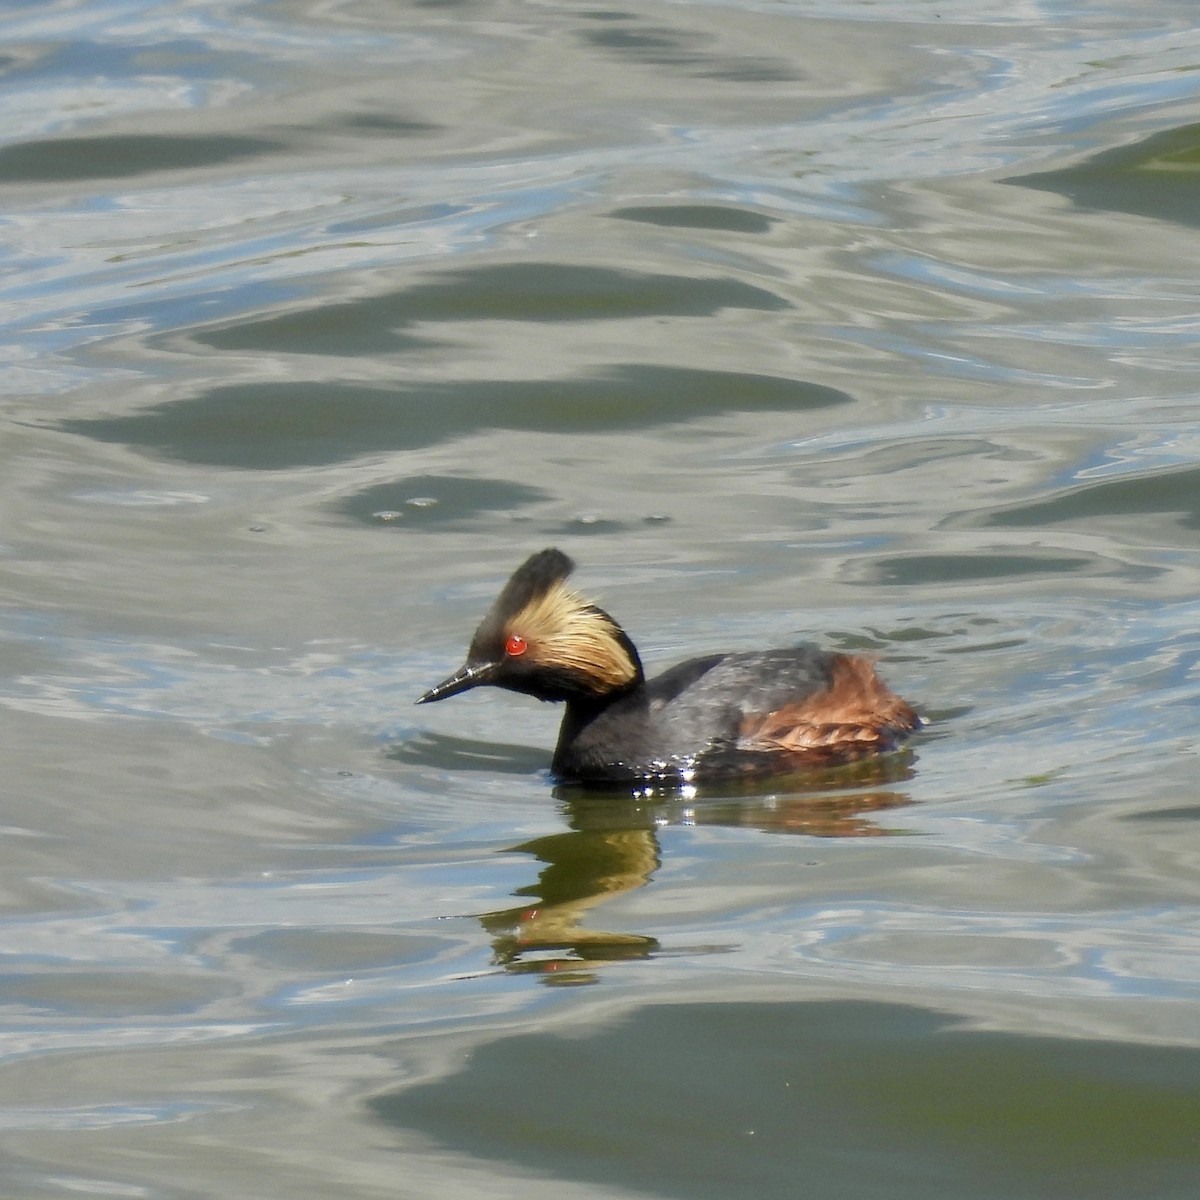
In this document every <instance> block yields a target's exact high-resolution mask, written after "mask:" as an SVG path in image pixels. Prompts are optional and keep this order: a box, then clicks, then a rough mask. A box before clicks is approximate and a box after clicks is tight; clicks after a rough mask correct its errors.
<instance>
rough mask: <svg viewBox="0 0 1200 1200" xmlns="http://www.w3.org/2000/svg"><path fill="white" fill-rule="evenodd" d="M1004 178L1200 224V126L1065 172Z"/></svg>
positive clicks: (1078, 200) (1088, 205)
mask: <svg viewBox="0 0 1200 1200" xmlns="http://www.w3.org/2000/svg"><path fill="white" fill-rule="evenodd" d="M1003 182H1005V183H1012V184H1018V185H1019V186H1021V187H1027V188H1035V189H1037V190H1039V191H1046V192H1058V193H1060V194H1061V195H1063V196H1066V197H1068V198H1069V199H1070V200H1072V201H1074V202H1075V204H1077V205H1078V206H1079V207H1080V208H1085V209H1097V210H1104V211H1110V212H1126V213H1134V214H1136V215H1138V216H1144V217H1156V218H1158V219H1160V220H1167V221H1175V222H1177V223H1179V224H1184V225H1200V204H1197V199H1198V198H1200V125H1183V126H1181V127H1180V128H1178V129H1168V130H1166V131H1165V132H1163V133H1156V134H1155V135H1154V136H1153V137H1148V138H1145V139H1143V140H1142V141H1140V142H1135V143H1133V145H1130V146H1119V147H1117V148H1116V149H1114V150H1105V151H1104V152H1103V153H1101V154H1095V155H1092V157H1091V158H1087V159H1085V160H1084V161H1083V162H1081V163H1078V164H1076V165H1075V166H1073V167H1066V168H1064V169H1062V170H1060V171H1041V172H1038V173H1037V174H1034V175H1014V176H1012V177H1010V178H1008V179H1006V180H1004V181H1003Z"/></svg>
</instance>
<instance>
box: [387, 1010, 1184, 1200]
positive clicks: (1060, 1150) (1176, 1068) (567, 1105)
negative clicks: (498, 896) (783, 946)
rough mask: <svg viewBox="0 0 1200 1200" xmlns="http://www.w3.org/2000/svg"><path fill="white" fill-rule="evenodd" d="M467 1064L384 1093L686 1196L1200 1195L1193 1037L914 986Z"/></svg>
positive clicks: (498, 1149)
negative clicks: (1049, 1027)
mask: <svg viewBox="0 0 1200 1200" xmlns="http://www.w3.org/2000/svg"><path fill="white" fill-rule="evenodd" d="M466 1062H467V1065H466V1067H465V1068H464V1069H462V1070H460V1071H458V1072H457V1073H455V1074H451V1075H449V1076H446V1077H443V1078H439V1079H435V1080H433V1081H432V1082H428V1083H424V1084H420V1085H418V1086H415V1087H411V1088H407V1089H404V1090H402V1091H396V1092H392V1093H389V1094H384V1095H381V1096H378V1097H377V1098H375V1099H374V1100H373V1101H371V1102H370V1109H371V1111H372V1112H373V1114H374V1116H375V1117H376V1118H377V1119H378V1120H380V1121H381V1122H383V1123H385V1124H387V1125H389V1126H393V1127H395V1128H397V1129H401V1130H406V1131H407V1130H417V1131H420V1132H422V1133H424V1134H426V1135H428V1136H430V1137H433V1138H435V1139H436V1140H437V1141H438V1142H439V1143H441V1144H442V1145H443V1146H446V1147H450V1148H452V1149H453V1150H455V1151H459V1152H462V1153H465V1154H467V1155H470V1156H471V1157H473V1158H475V1159H490V1160H493V1161H498V1162H505V1163H511V1164H515V1165H517V1166H518V1167H520V1168H523V1169H527V1170H534V1171H537V1172H538V1173H539V1174H543V1175H544V1174H547V1173H549V1174H552V1175H554V1176H555V1177H557V1178H560V1179H564V1180H577V1181H581V1182H594V1183H601V1184H603V1185H604V1186H605V1187H606V1188H607V1189H628V1190H629V1191H630V1192H631V1193H633V1192H636V1193H637V1194H639V1195H656V1196H669V1197H687V1200H727V1198H728V1197H730V1196H755V1197H760V1198H766V1200H775V1198H777V1197H778V1198H780V1200H783V1198H786V1200H793V1198H794V1197H796V1196H807V1195H811V1196H814V1197H816V1196H819V1197H820V1198H821V1200H862V1198H863V1197H867V1196H872V1197H875V1196H878V1197H885V1196H886V1197H888V1200H909V1198H912V1200H916V1198H918V1197H919V1198H920V1200H929V1198H930V1197H933V1196H937V1197H942V1196H945V1197H951V1196H953V1197H956V1198H961V1197H965V1196H969V1197H971V1200H1012V1198H1013V1197H1020V1198H1021V1200H1043V1198H1044V1200H1064V1198H1069V1197H1079V1198H1082V1197H1096V1196H1121V1197H1123V1198H1124V1200H1135V1198H1145V1200H1149V1198H1150V1197H1153V1198H1154V1200H1191V1198H1192V1197H1194V1196H1195V1195H1196V1179H1197V1178H1198V1177H1200V1139H1197V1137H1196V1114H1197V1112H1198V1111H1200V1052H1198V1051H1196V1050H1194V1049H1182V1048H1178V1047H1165V1046H1153V1045H1150V1046H1147V1045H1126V1044H1121V1043H1111V1042H1099V1041H1085V1040H1075V1039H1066V1038H1052V1037H1030V1036H1018V1035H1013V1034H1005V1033H990V1032H985V1033H981V1032H977V1031H974V1030H968V1029H961V1028H955V1027H954V1026H953V1025H952V1024H951V1022H950V1020H949V1018H947V1017H946V1016H944V1015H942V1014H939V1013H936V1012H929V1011H926V1010H923V1009H919V1008H915V1007H908V1006H903V1005H897V1004H883V1003H862V1002H829V1001H822V1002H809V1003H792V1004H787V1003H778V1002H776V1003H723V1004H704V1003H699V1004H682V1003H681V1004H677V1005H661V1006H650V1007H645V1008H641V1009H638V1010H636V1011H634V1012H633V1013H631V1014H630V1015H628V1016H626V1017H625V1018H624V1019H623V1020H621V1021H619V1022H616V1023H613V1024H608V1025H602V1026H594V1025H593V1026H588V1027H585V1028H584V1029H583V1030H582V1031H578V1030H572V1031H570V1032H569V1033H567V1034H561V1035H560V1034H557V1033H553V1032H541V1031H539V1032H532V1033H524V1034H520V1035H517V1036H513V1037H507V1038H501V1039H499V1040H497V1041H494V1042H492V1043H490V1044H486V1045H483V1046H481V1047H477V1048H476V1049H474V1050H473V1052H472V1053H471V1054H470V1055H469V1056H468V1057H467V1059H466ZM606 1194H607V1192H606Z"/></svg>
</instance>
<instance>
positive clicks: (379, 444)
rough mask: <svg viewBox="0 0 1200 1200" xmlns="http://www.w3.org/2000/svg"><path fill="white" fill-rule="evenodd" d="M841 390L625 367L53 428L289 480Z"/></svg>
mask: <svg viewBox="0 0 1200 1200" xmlns="http://www.w3.org/2000/svg"><path fill="white" fill-rule="evenodd" d="M851 399H852V398H851V397H850V396H849V395H847V394H846V393H845V392H841V391H838V390H836V389H835V388H829V387H823V386H821V385H820V384H815V383H807V382H805V381H803V380H797V379H786V378H783V377H780V376H773V375H755V374H751V373H745V374H743V373H740V372H730V371H703V370H696V369H693V368H688V367H659V366H650V365H646V364H642V363H629V364H626V365H623V366H620V367H614V368H611V369H609V370H606V371H601V372H597V373H595V374H590V375H587V376H583V377H577V378H567V379H550V380H547V379H518V380H459V381H449V382H445V383H427V384H422V385H420V386H414V385H397V386H391V387H386V388H385V387H371V386H365V385H361V384H337V383H325V382H305V381H295V382H290V383H274V382H272V383H247V384H241V385H232V386H223V387H216V388H212V389H210V390H209V391H206V392H204V393H202V394H200V395H198V396H192V397H189V398H188V399H185V400H173V401H168V402H167V403H165V404H156V405H153V406H152V407H150V408H147V409H144V410H142V411H141V412H136V413H131V414H129V415H127V416H117V417H81V418H75V419H71V420H65V421H59V422H57V423H56V424H55V426H54V427H55V428H56V429H59V430H61V431H63V432H65V433H72V434H79V435H82V436H85V437H89V438H94V439H95V440H97V441H100V442H116V443H119V444H123V445H130V446H134V447H138V448H140V449H142V450H146V451H150V452H152V453H155V454H159V455H162V456H165V457H168V458H174V459H178V460H179V461H181V462H189V463H202V464H208V465H213V466H222V467H241V468H245V469H248V470H281V469H286V468H291V467H308V466H321V465H325V464H329V463H337V462H344V461H345V460H347V459H351V458H356V457H358V456H360V455H364V454H379V453H382V452H386V451H393V450H411V449H419V448H424V447H427V446H433V445H437V444H439V443H441V442H445V441H448V440H450V439H452V438H455V437H459V436H461V435H462V434H463V433H464V432H465V431H478V430H480V429H522V430H526V429H528V430H535V431H537V432H538V433H570V434H579V433H588V432H593V431H596V432H601V431H602V432H611V431H614V430H653V429H655V428H658V427H660V426H663V425H668V424H672V423H676V422H683V421H694V420H696V419H697V418H699V417H703V416H705V415H707V414H712V413H721V412H784V413H795V412H800V411H805V410H812V409H821V408H831V407H835V406H837V405H841V404H849V403H850V402H851Z"/></svg>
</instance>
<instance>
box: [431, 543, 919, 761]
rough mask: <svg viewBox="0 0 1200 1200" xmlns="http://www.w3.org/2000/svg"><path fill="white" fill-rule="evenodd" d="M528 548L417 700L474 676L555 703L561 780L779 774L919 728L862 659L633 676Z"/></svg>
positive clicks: (628, 662)
mask: <svg viewBox="0 0 1200 1200" xmlns="http://www.w3.org/2000/svg"><path fill="white" fill-rule="evenodd" d="M574 566H575V564H574V563H573V562H572V560H571V559H570V558H569V557H568V556H567V555H566V554H564V553H563V552H562V551H561V550H557V549H554V548H549V549H546V550H542V551H539V552H538V553H537V554H534V555H532V556H531V557H530V558H529V559H527V560H526V561H525V562H524V563H522V564H521V566H519V567H518V568H517V569H516V571H514V572H513V575H512V577H511V578H510V579H509V581H508V583H506V584H505V586H504V588H503V590H502V591H501V592H500V595H499V596H498V597H497V599H496V601H495V603H494V604H493V605H492V607H491V610H490V611H489V612H488V614H487V615H486V616H485V617H484V618H483V621H482V622H481V623H480V625H479V627H478V629H476V631H475V636H474V637H473V638H472V639H471V645H470V649H469V650H468V651H467V661H466V662H465V663H464V664H463V666H462V667H460V668H459V669H458V670H457V671H456V672H455V673H454V674H453V675H451V676H449V678H447V679H444V680H443V681H442V682H441V683H439V684H438V685H437V686H436V687H432V688H430V689H429V690H428V691H427V692H425V693H424V695H422V696H421V697H419V699H418V700H417V703H418V704H430V703H432V702H433V701H435V700H445V699H446V698H447V697H449V696H456V695H458V694H459V693H460V692H465V691H467V690H468V689H469V688H474V687H479V686H481V685H483V684H488V685H490V686H492V687H500V688H505V689H507V690H508V691H510V692H520V693H522V694H524V695H527V696H536V697H537V698H538V699H539V700H548V701H554V702H561V703H564V704H565V705H566V713H565V714H564V716H563V721H562V726H561V728H560V729H559V735H558V745H557V746H556V748H555V751H554V758H553V761H552V763H551V770H552V771H553V773H554V774H555V775H556V776H558V777H559V778H560V779H561V780H564V781H578V782H585V783H634V782H637V781H639V780H654V781H671V780H674V781H679V782H681V783H692V782H699V781H706V780H713V779H719V778H728V777H730V776H744V775H771V774H784V773H793V772H796V771H803V770H810V769H813V768H817V767H827V766H833V765H836V764H839V763H844V762H850V761H852V760H855V759H859V758H862V757H864V756H866V755H870V754H880V753H886V752H887V751H890V750H893V749H895V748H896V747H897V746H898V745H899V743H900V742H901V741H903V739H904V738H905V737H906V736H907V735H908V734H910V733H912V732H913V731H914V730H915V729H917V728H918V726H919V725H920V724H921V719H920V717H918V715H917V713H916V711H915V710H914V709H913V707H912V706H911V705H910V704H909V703H908V702H907V701H905V700H902V699H901V698H900V697H899V696H897V695H896V694H895V693H894V692H892V691H891V690H890V689H889V688H888V687H887V686H886V685H885V684H884V683H883V681H882V680H881V679H880V678H879V676H878V675H877V674H876V672H875V667H874V665H873V663H872V662H871V660H870V659H868V658H865V657H863V656H861V655H857V654H844V653H839V652H834V651H828V650H820V649H818V648H817V647H815V646H812V645H799V646H793V647H791V648H788V649H780V650H758V651H755V650H751V651H739V652H735V653H731V654H708V655H705V656H703V657H701V658H691V659H688V660H687V661H685V662H681V663H679V664H678V665H677V666H674V667H671V668H670V669H669V670H667V671H664V672H663V673H662V674H661V675H657V676H655V677H654V678H653V679H649V680H648V679H647V678H646V676H645V674H644V672H643V669H642V661H641V658H640V657H639V655H638V652H637V649H636V647H635V646H634V644H633V642H632V641H631V640H630V638H629V635H628V634H627V633H626V632H625V631H624V630H623V629H622V628H621V626H620V625H618V624H617V622H616V621H615V620H613V618H612V617H610V616H609V615H608V613H606V612H605V611H604V610H603V609H601V608H598V607H597V606H596V605H594V604H592V603H590V602H589V601H587V600H586V599H584V598H583V597H582V596H581V595H579V593H577V592H575V591H574V590H572V589H571V588H569V587H568V586H567V578H568V576H569V575H570V574H571V572H572V571H573V570H574Z"/></svg>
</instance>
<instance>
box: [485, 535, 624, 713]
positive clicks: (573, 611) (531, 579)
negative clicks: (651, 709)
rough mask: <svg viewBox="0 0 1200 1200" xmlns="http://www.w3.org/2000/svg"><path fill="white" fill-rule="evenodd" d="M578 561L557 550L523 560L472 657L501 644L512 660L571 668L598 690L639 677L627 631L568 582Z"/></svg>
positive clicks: (490, 653) (489, 653) (490, 615)
mask: <svg viewBox="0 0 1200 1200" xmlns="http://www.w3.org/2000/svg"><path fill="white" fill-rule="evenodd" d="M574 566H575V564H574V563H573V562H572V561H571V559H570V558H568V557H567V555H565V554H564V553H563V552H562V551H561V550H554V549H548V550H542V551H540V552H539V553H537V554H535V555H533V556H532V557H531V558H529V559H527V560H526V561H525V562H524V563H522V565H521V566H520V567H518V568H517V570H516V571H514V572H513V575H512V578H511V579H510V580H509V581H508V583H507V584H505V586H504V590H503V591H502V592H501V593H500V595H499V597H498V598H497V599H496V603H495V604H494V605H493V606H492V611H491V612H490V613H488V615H487V617H485V618H484V621H483V623H482V624H481V625H480V627H479V630H478V632H477V633H476V634H475V638H474V640H473V642H472V645H471V650H472V657H479V658H488V657H494V656H495V653H496V650H497V649H500V650H501V651H502V652H503V654H504V655H505V656H506V657H508V658H509V659H513V658H524V659H525V660H526V661H527V662H529V663H530V664H531V665H532V664H536V665H538V666H541V667H546V668H550V669H557V670H562V671H568V672H571V673H572V674H574V675H576V676H578V677H581V678H582V679H584V680H586V681H587V684H588V687H589V690H592V691H595V692H597V693H604V692H610V691H613V690H614V689H617V688H622V687H626V686H627V685H629V684H631V683H633V682H634V681H635V680H636V679H638V678H639V676H640V675H641V663H640V662H639V660H638V657H637V651H636V650H634V648H633V645H632V643H631V642H630V641H629V638H628V637H627V636H626V634H625V632H624V630H622V629H621V627H620V626H619V625H618V624H617V623H616V621H614V620H613V619H612V617H610V616H609V615H608V613H606V612H605V611H604V610H603V609H601V608H597V607H596V606H595V605H594V604H591V603H589V602H588V601H587V600H585V599H584V598H583V597H582V596H581V595H579V593H578V592H575V591H573V590H572V589H570V588H569V587H567V584H566V580H567V576H568V575H570V573H571V571H572V570H573V569H574Z"/></svg>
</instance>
